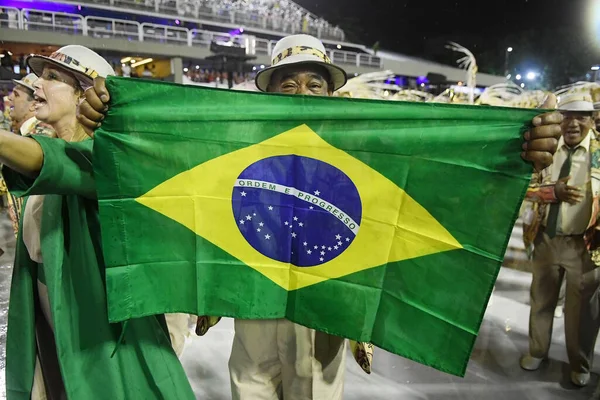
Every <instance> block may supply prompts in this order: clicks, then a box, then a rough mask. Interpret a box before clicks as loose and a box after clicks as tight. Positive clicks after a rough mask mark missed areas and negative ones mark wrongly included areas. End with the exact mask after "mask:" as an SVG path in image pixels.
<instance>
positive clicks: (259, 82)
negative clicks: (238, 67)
mask: <svg viewBox="0 0 600 400" xmlns="http://www.w3.org/2000/svg"><path fill="white" fill-rule="evenodd" d="M299 58H300V57H296V58H292V57H290V58H289V59H288V60H283V61H281V62H280V63H279V64H277V65H273V66H271V67H268V68H265V69H263V70H262V71H259V72H258V74H256V79H255V82H256V87H257V88H258V89H259V90H260V91H263V92H266V91H267V87H268V86H269V82H270V81H271V75H273V73H274V72H275V71H277V70H278V69H281V68H284V67H289V66H292V65H305V64H313V65H320V66H322V67H324V68H325V69H327V71H328V72H329V75H330V77H331V82H332V83H333V91H334V92H335V91H336V90H338V89H340V88H342V87H343V86H344V85H345V84H346V82H347V80H348V78H347V77H346V71H344V70H343V69H342V68H340V67H338V66H337V65H333V64H328V63H325V62H322V61H316V60H314V58H312V57H307V58H306V59H305V60H299ZM298 60H299V61H298Z"/></svg>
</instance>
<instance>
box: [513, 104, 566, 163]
mask: <svg viewBox="0 0 600 400" xmlns="http://www.w3.org/2000/svg"><path fill="white" fill-rule="evenodd" d="M540 108H543V109H553V108H556V96H555V95H553V94H549V95H548V97H547V98H546V100H545V101H544V104H542V106H541V107H540ZM562 120H563V116H562V114H561V113H560V112H558V111H553V112H549V113H546V114H540V115H538V116H536V117H535V118H534V119H533V120H532V124H533V128H532V129H530V130H529V131H527V132H525V135H524V138H525V143H523V150H524V151H523V152H522V153H521V157H523V159H524V160H526V161H531V162H532V163H533V166H534V168H535V170H536V171H538V172H539V171H541V170H543V169H544V168H546V167H548V166H549V165H551V164H552V155H553V154H554V153H555V152H556V147H557V146H558V139H559V138H560V136H561V134H562V132H561V129H560V123H561V122H562Z"/></svg>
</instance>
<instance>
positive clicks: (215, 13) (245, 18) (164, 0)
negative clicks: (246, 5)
mask: <svg viewBox="0 0 600 400" xmlns="http://www.w3.org/2000/svg"><path fill="white" fill-rule="evenodd" d="M82 2H83V3H88V4H90V3H91V4H92V5H93V4H94V3H95V4H103V5H108V6H110V7H114V8H117V9H119V8H120V9H128V10H132V11H135V10H142V11H147V12H155V13H162V14H168V15H170V16H172V17H173V18H177V17H184V16H185V17H193V18H201V19H204V20H208V21H215V22H221V23H228V24H234V25H238V26H245V27H254V28H260V29H268V30H273V31H276V32H281V33H308V34H310V35H314V36H316V37H318V38H320V39H330V40H339V41H344V40H345V35H344V31H343V30H342V29H340V28H337V27H333V26H331V25H329V24H328V23H327V22H326V21H325V20H324V19H322V18H319V17H318V16H316V15H314V14H312V13H310V12H309V11H307V10H306V9H304V8H302V7H300V6H299V5H298V4H296V11H297V12H298V11H299V12H300V13H301V15H302V18H300V19H296V20H295V21H294V22H295V23H291V22H292V21H289V20H286V19H285V18H284V17H282V16H281V15H279V16H278V15H275V14H274V13H272V12H270V13H264V12H263V13H260V12H258V11H255V10H239V9H231V8H229V9H228V8H225V7H221V6H219V2H218V1H215V2H213V3H212V6H211V5H209V4H208V3H207V2H205V1H195V0H82ZM305 17H307V18H308V23H307V24H305V23H304V18H305Z"/></svg>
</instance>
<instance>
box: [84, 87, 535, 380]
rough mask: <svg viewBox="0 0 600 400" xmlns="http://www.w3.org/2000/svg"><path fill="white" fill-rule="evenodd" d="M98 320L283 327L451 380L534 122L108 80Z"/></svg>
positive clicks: (490, 280) (527, 113)
mask: <svg viewBox="0 0 600 400" xmlns="http://www.w3.org/2000/svg"><path fill="white" fill-rule="evenodd" d="M107 87H108V89H109V91H110V93H111V97H112V100H111V102H112V104H111V107H110V111H109V113H108V116H107V118H106V120H105V121H104V122H103V124H102V127H101V129H99V130H98V131H97V133H96V139H95V145H94V153H95V154H94V164H95V174H96V179H97V185H98V197H99V207H100V216H101V224H102V234H103V246H104V255H105V259H106V266H107V270H106V283H107V292H108V306H109V317H110V319H111V321H113V322H116V321H124V320H127V319H130V318H137V317H141V316H145V315H151V314H157V313H164V312H186V313H191V314H197V315H211V316H229V317H235V318H250V319H271V318H287V319H289V320H291V321H294V322H296V323H299V324H302V325H305V326H308V327H311V328H314V329H318V330H321V331H325V332H328V333H331V334H335V335H339V336H342V337H346V338H350V339H353V340H357V341H363V342H369V341H370V342H372V343H373V344H375V345H376V346H378V347H381V348H383V349H386V350H388V351H391V352H393V353H396V354H399V355H401V356H404V357H407V358H410V359H412V360H415V361H418V362H420V363H423V364H426V365H430V366H432V367H434V368H437V369H439V370H442V371H446V372H448V373H451V374H456V375H464V373H465V370H466V365H467V362H468V359H469V356H470V354H471V350H472V347H473V344H474V341H475V339H476V336H477V332H478V330H479V326H480V324H481V320H482V318H483V314H484V311H485V309H486V305H487V302H488V299H489V296H490V294H491V291H492V288H493V285H494V281H495V279H496V276H497V274H498V271H499V268H500V265H501V262H502V259H503V255H504V252H505V250H506V246H507V243H508V239H509V236H510V232H511V229H512V227H513V224H514V222H515V220H516V218H517V214H518V210H519V206H520V204H521V201H522V199H523V196H524V194H525V190H526V188H527V185H528V183H529V179H530V175H531V166H530V165H528V164H526V163H525V162H523V161H522V160H521V158H520V156H519V154H520V148H521V143H522V139H521V137H522V134H523V132H524V130H525V129H526V127H527V123H528V121H530V120H531V118H533V117H534V115H535V114H536V112H535V111H532V110H517V109H507V108H492V107H485V106H466V105H440V104H431V103H404V102H392V101H371V100H355V99H342V98H327V97H305V96H286V95H276V94H263V93H248V92H236V91H224V90H217V89H206V88H194V87H185V86H179V85H173V84H166V83H156V82H145V81H141V80H134V79H120V78H109V79H108V81H107Z"/></svg>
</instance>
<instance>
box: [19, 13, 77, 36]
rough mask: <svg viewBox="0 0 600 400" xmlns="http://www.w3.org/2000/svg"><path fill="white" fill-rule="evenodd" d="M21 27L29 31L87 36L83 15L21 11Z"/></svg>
mask: <svg viewBox="0 0 600 400" xmlns="http://www.w3.org/2000/svg"><path fill="white" fill-rule="evenodd" d="M21 26H22V29H25V30H29V31H53V32H61V33H68V34H71V35H73V34H75V35H85V33H86V32H85V31H84V30H85V24H84V20H83V16H81V15H78V14H68V13H62V12H50V11H39V10H32V9H28V8H24V9H23V10H21Z"/></svg>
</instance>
